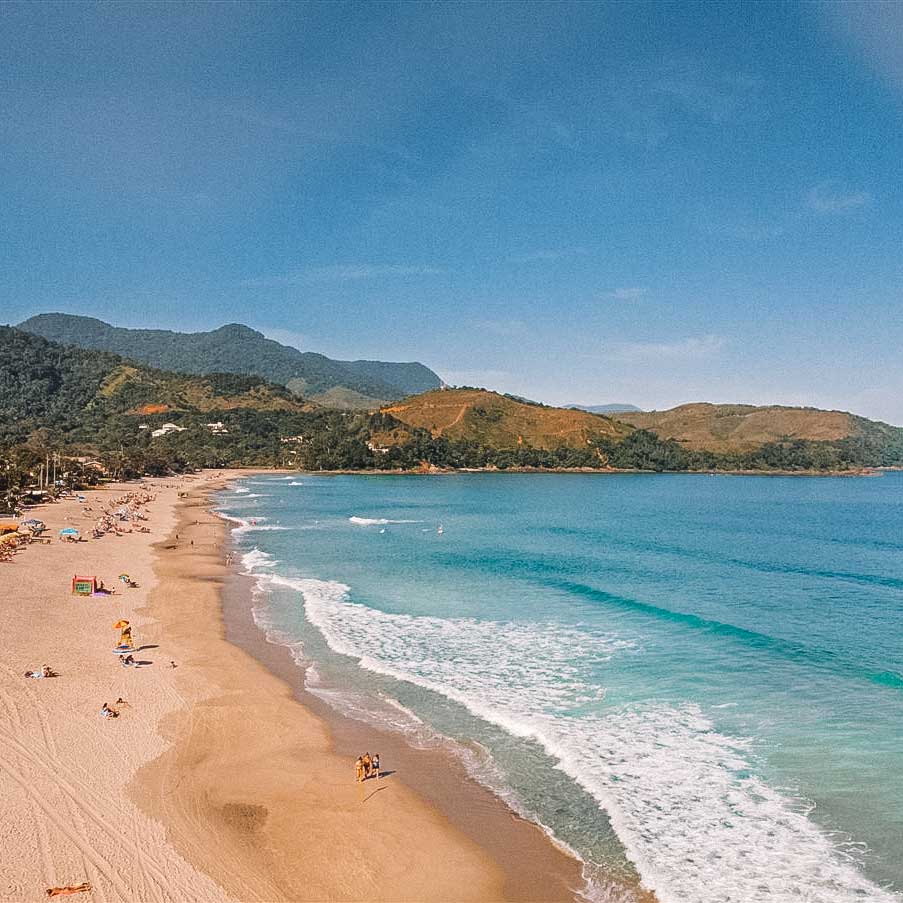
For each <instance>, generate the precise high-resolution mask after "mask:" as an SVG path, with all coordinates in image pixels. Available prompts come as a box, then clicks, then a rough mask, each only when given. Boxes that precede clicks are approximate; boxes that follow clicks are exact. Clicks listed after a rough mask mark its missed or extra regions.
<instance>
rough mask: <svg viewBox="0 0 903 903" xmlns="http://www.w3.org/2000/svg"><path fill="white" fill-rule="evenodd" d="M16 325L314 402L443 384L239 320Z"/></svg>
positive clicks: (358, 401)
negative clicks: (275, 386) (172, 326)
mask: <svg viewBox="0 0 903 903" xmlns="http://www.w3.org/2000/svg"><path fill="white" fill-rule="evenodd" d="M19 328H20V329H22V330H24V331H25V332H30V333H32V334H34V335H39V336H41V337H43V338H45V339H49V340H50V341H53V342H59V343H62V344H66V345H77V346H78V347H80V348H87V349H92V350H97V351H107V352H112V353H113V354H118V355H121V356H122V357H126V358H129V359H130V360H133V361H138V362H139V363H142V364H147V365H149V366H151V367H156V368H159V369H161V370H169V371H175V372H178V373H195V374H205V373H238V374H242V375H248V376H252V375H253V376H259V377H263V378H264V379H267V380H269V381H271V382H275V383H280V384H281V385H287V386H289V387H290V388H291V389H292V390H293V391H294V392H296V393H297V394H301V395H304V396H305V397H307V398H312V399H315V400H316V399H317V398H318V397H319V396H321V395H324V394H325V393H328V392H331V391H335V390H338V391H339V393H340V395H341V394H342V393H344V396H345V399H346V403H345V404H344V405H343V406H345V407H361V408H374V407H378V406H379V405H380V404H381V403H384V402H385V401H387V400H392V399H396V398H402V397H404V396H405V395H409V394H411V393H416V392H422V391H424V390H425V389H431V388H434V387H437V386H438V385H439V384H440V381H439V377H438V376H436V374H435V373H433V371H432V370H429V369H428V368H427V367H424V366H423V365H422V364H417V363H402V364H395V363H386V362H382V361H335V360H332V359H331V358H328V357H326V356H325V355H322V354H316V353H314V352H302V351H299V350H298V349H297V348H291V347H289V346H287V345H281V344H280V343H279V342H275V341H273V340H272V339H268V338H266V337H265V336H264V335H262V334H261V333H259V332H256V331H255V330H253V329H249V328H248V327H247V326H241V325H239V324H231V325H228V326H222V327H220V328H219V329H215V330H213V331H212V332H195V333H182V332H171V331H169V330H163V329H122V328H119V327H116V326H111V325H110V324H109V323H104V322H103V321H102V320H96V319H94V318H92V317H77V316H71V315H69V314H41V315H39V316H36V317H32V318H31V319H29V320H26V321H25V322H24V323H21V324H20V326H19Z"/></svg>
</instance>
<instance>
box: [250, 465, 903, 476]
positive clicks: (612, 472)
mask: <svg viewBox="0 0 903 903" xmlns="http://www.w3.org/2000/svg"><path fill="white" fill-rule="evenodd" d="M893 470H903V466H901V467H859V468H854V469H853V470H620V469H618V468H616V467H609V468H602V467H505V468H497V467H495V468H493V467H458V468H452V467H435V466H431V467H430V468H428V469H419V468H418V469H414V470H385V469H379V468H373V469H372V470H303V469H292V468H284V467H273V468H270V469H266V468H261V469H260V470H259V471H258V472H260V473H293V474H298V475H299V476H307V477H316V476H321V477H338V476H362V477H440V476H454V475H456V474H462V473H491V474H525V473H530V474H583V475H586V476H603V477H611V476H630V475H634V476H660V477H665V476H672V477H674V476H689V477H880V476H881V475H882V473H883V472H884V471H893Z"/></svg>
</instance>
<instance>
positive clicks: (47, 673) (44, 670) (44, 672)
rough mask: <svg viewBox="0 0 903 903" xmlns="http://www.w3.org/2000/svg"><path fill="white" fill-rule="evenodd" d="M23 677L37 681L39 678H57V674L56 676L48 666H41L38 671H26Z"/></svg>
mask: <svg viewBox="0 0 903 903" xmlns="http://www.w3.org/2000/svg"><path fill="white" fill-rule="evenodd" d="M25 676H26V677H33V678H35V679H39V678H41V677H59V674H57V673H56V671H54V670H53V668H51V667H50V665H41V668H40V670H39V671H26V672H25Z"/></svg>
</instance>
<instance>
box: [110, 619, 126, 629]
mask: <svg viewBox="0 0 903 903" xmlns="http://www.w3.org/2000/svg"><path fill="white" fill-rule="evenodd" d="M128 626H129V622H128V621H126V620H125V618H120V619H119V620H118V621H117V622H116V623H115V624H114V625H113V629H114V630H122V629H123V628H124V627H128Z"/></svg>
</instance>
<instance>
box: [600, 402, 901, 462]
mask: <svg viewBox="0 0 903 903" xmlns="http://www.w3.org/2000/svg"><path fill="white" fill-rule="evenodd" d="M617 419H618V420H620V421H621V422H623V423H628V424H630V425H631V426H634V427H637V428H639V429H645V430H650V431H651V432H654V433H655V434H656V435H657V436H659V438H661V439H675V440H676V441H678V442H679V443H681V444H682V445H683V446H684V447H686V448H690V449H696V450H705V451H712V452H718V453H725V452H747V451H751V450H752V449H755V448H758V447H760V446H762V445H764V444H766V443H768V442H778V441H781V440H785V439H790V440H808V441H813V442H834V441H837V440H842V439H855V438H859V437H869V438H874V439H876V440H880V439H886V440H888V441H897V440H898V439H899V437H900V436H901V435H903V430H900V429H899V428H897V427H893V426H890V425H888V424H886V423H880V422H877V421H873V420H867V419H866V418H864V417H857V416H855V415H853V414H847V413H845V412H843V411H822V410H819V409H818V408H793V407H782V406H779V405H771V406H768V407H756V406H754V405H739V404H735V405H728V404H708V403H698V404H684V405H680V406H679V407H676V408H672V409H670V410H667V411H644V412H640V413H619V414H618V415H617Z"/></svg>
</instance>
